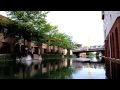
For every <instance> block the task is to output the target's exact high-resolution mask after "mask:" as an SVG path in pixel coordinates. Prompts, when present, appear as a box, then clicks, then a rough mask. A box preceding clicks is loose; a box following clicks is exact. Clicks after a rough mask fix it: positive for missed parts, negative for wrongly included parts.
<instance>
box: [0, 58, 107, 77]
mask: <svg viewBox="0 0 120 90" xmlns="http://www.w3.org/2000/svg"><path fill="white" fill-rule="evenodd" d="M25 58H26V60H25V61H24V59H25ZM78 59H80V58H78ZM22 60H23V61H24V62H22V63H20V61H19V60H17V61H16V60H9V61H4V60H0V79H26V78H37V79H105V78H106V76H105V70H104V69H105V66H104V63H96V62H95V63H91V62H89V63H84V62H75V61H74V59H72V58H71V59H70V60H67V59H65V62H64V63H63V64H64V66H65V67H66V68H65V67H64V68H61V69H59V70H56V71H52V72H50V74H48V73H45V74H41V73H40V71H39V70H38V68H39V65H40V61H39V60H31V58H30V57H29V56H27V57H24V58H22V59H21V61H22ZM91 60H92V59H91ZM96 60H97V59H95V58H93V61H96ZM34 75H35V76H34ZM31 76H33V77H31Z"/></svg>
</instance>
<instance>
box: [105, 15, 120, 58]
mask: <svg viewBox="0 0 120 90" xmlns="http://www.w3.org/2000/svg"><path fill="white" fill-rule="evenodd" d="M109 35H110V38H109ZM119 39H120V17H118V18H117V19H116V21H115V23H114V24H113V26H112V28H111V30H110V32H109V34H108V36H107V38H106V41H105V52H106V54H105V55H106V57H107V56H108V57H110V55H109V54H110V47H109V40H111V56H112V58H120V40H119Z"/></svg>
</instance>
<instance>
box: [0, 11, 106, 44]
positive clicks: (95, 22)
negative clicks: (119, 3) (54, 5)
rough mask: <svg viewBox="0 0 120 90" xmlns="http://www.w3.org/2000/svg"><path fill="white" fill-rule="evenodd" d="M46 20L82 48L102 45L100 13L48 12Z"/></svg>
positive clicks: (1, 12) (0, 12) (102, 35)
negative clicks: (81, 45)
mask: <svg viewBox="0 0 120 90" xmlns="http://www.w3.org/2000/svg"><path fill="white" fill-rule="evenodd" d="M0 14H2V15H5V16H6V14H5V12H4V11H0ZM47 20H48V22H51V23H52V24H53V25H57V26H58V29H59V31H60V32H64V33H66V34H68V35H70V36H72V38H73V41H75V42H77V43H79V44H83V46H88V45H103V44H104V34H103V21H102V19H101V11H50V13H49V14H48V17H47Z"/></svg>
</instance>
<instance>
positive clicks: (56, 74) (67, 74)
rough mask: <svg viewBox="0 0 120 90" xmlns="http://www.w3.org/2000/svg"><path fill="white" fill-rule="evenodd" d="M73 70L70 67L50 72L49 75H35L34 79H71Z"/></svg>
mask: <svg viewBox="0 0 120 90" xmlns="http://www.w3.org/2000/svg"><path fill="white" fill-rule="evenodd" d="M74 71H75V70H74V69H73V68H71V67H64V68H61V69H59V70H56V71H52V72H51V73H50V75H49V74H48V73H45V74H40V73H39V74H37V75H36V76H35V77H33V78H36V79H71V78H72V73H73V72H74Z"/></svg>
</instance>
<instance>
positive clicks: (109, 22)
mask: <svg viewBox="0 0 120 90" xmlns="http://www.w3.org/2000/svg"><path fill="white" fill-rule="evenodd" d="M102 20H103V27H104V41H105V64H106V76H107V77H108V78H112V79H114V78H115V79H116V78H120V68H119V67H120V62H119V61H120V40H119V39H120V11H102Z"/></svg>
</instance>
